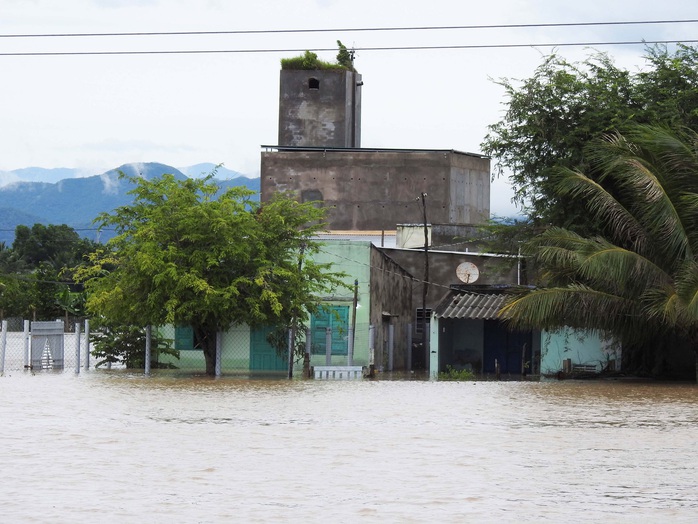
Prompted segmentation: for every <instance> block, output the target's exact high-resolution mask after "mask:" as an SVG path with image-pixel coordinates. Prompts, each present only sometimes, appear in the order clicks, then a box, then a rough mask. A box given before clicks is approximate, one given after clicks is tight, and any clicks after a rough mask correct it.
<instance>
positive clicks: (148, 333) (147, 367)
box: [144, 325, 152, 375]
mask: <svg viewBox="0 0 698 524" xmlns="http://www.w3.org/2000/svg"><path fill="white" fill-rule="evenodd" d="M151 339H152V328H151V326H150V325H147V326H145V366H144V367H145V370H144V371H145V374H146V375H150V344H151Z"/></svg>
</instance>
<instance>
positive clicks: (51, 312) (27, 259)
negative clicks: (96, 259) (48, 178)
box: [0, 224, 97, 320]
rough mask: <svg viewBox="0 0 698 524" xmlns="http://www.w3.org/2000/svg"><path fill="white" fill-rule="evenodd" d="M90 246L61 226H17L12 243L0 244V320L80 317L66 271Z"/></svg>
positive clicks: (79, 303) (79, 300) (77, 297)
mask: <svg viewBox="0 0 698 524" xmlns="http://www.w3.org/2000/svg"><path fill="white" fill-rule="evenodd" d="M96 246H97V244H96V243H94V242H92V241H91V240H88V239H85V238H81V237H80V235H78V233H77V232H76V231H75V230H74V229H73V228H71V227H70V226H67V225H65V224H60V225H53V224H52V225H48V226H46V225H43V224H34V225H33V226H32V227H28V226H24V225H18V226H17V227H16V229H15V239H14V242H13V244H12V247H11V248H8V247H7V246H5V245H4V244H1V245H0V318H5V317H24V318H27V317H29V318H32V319H34V320H37V319H42V320H48V319H55V318H57V317H60V316H61V315H63V314H65V315H66V317H67V316H68V315H71V314H72V315H74V316H80V315H81V314H82V312H83V310H82V306H83V296H82V293H80V292H79V291H78V290H77V289H75V286H72V284H73V282H72V275H73V271H74V270H75V268H76V267H78V266H80V265H81V264H83V263H84V262H85V257H86V256H87V254H89V253H90V252H92V251H93V250H94V249H96Z"/></svg>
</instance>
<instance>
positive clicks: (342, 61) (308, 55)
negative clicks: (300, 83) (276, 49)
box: [281, 40, 356, 71]
mask: <svg viewBox="0 0 698 524" xmlns="http://www.w3.org/2000/svg"><path fill="white" fill-rule="evenodd" d="M337 46H339V52H338V53H337V61H336V62H327V61H325V60H320V59H319V58H318V56H317V54H316V53H313V52H312V51H306V52H305V53H303V54H302V55H299V56H294V57H291V58H282V59H281V69H300V70H311V71H317V70H330V71H332V70H334V71H356V69H354V52H353V51H349V50H348V49H347V48H346V46H345V45H344V44H342V42H341V41H339V40H337Z"/></svg>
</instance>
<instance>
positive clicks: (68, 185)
mask: <svg viewBox="0 0 698 524" xmlns="http://www.w3.org/2000/svg"><path fill="white" fill-rule="evenodd" d="M49 171H50V170H49ZM120 171H121V172H124V173H125V174H128V175H131V176H142V177H144V178H146V179H152V178H157V177H160V176H162V175H163V174H164V173H170V174H172V175H174V176H175V177H177V178H179V179H184V178H187V177H186V175H185V174H184V173H182V172H181V171H180V170H178V169H176V168H174V167H172V166H168V165H165V164H159V163H156V162H148V163H138V164H124V165H122V166H120V167H118V168H116V169H112V170H109V171H107V172H105V173H102V174H101V175H95V176H89V177H83V178H66V179H62V180H60V181H58V182H55V183H47V182H14V183H11V184H8V185H6V186H4V187H0V213H1V215H0V217H1V218H0V241H4V242H5V243H6V244H7V245H10V244H11V243H12V242H13V240H14V230H15V227H16V226H17V225H20V224H22V225H27V226H32V225H33V224H35V223H42V224H67V225H69V226H71V227H72V228H74V229H76V230H78V232H79V233H80V234H81V235H83V236H85V237H88V238H92V239H96V240H101V241H104V240H106V239H108V238H109V237H110V236H111V235H110V234H109V232H106V231H105V232H103V233H102V235H101V237H99V238H98V237H97V232H96V231H94V228H95V226H94V225H93V224H92V221H93V220H94V219H95V218H96V217H97V215H99V214H100V213H102V212H109V211H112V210H113V209H115V208H117V207H119V206H123V205H126V204H129V203H130V202H131V201H132V198H131V195H129V194H128V192H129V191H130V190H131V189H133V184H131V183H130V182H129V181H128V180H125V179H120V178H119V172H120ZM218 182H219V184H220V185H221V189H227V188H228V187H232V186H245V187H247V188H248V189H251V190H253V191H257V192H259V178H247V177H244V176H237V177H235V178H234V179H231V180H220V179H218Z"/></svg>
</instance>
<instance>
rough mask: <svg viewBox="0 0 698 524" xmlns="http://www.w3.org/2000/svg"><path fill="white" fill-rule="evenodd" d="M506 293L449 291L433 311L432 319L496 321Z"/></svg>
mask: <svg viewBox="0 0 698 524" xmlns="http://www.w3.org/2000/svg"><path fill="white" fill-rule="evenodd" d="M507 296H508V295H507V294H506V293H477V292H474V291H455V290H454V291H451V293H449V294H448V295H446V296H445V297H444V298H443V300H441V302H439V304H438V305H437V306H436V308H435V309H434V317H436V318H451V319H456V318H457V319H470V320H496V319H497V318H498V315H499V311H500V310H501V308H502V306H503V305H504V302H505V301H506V299H507Z"/></svg>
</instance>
